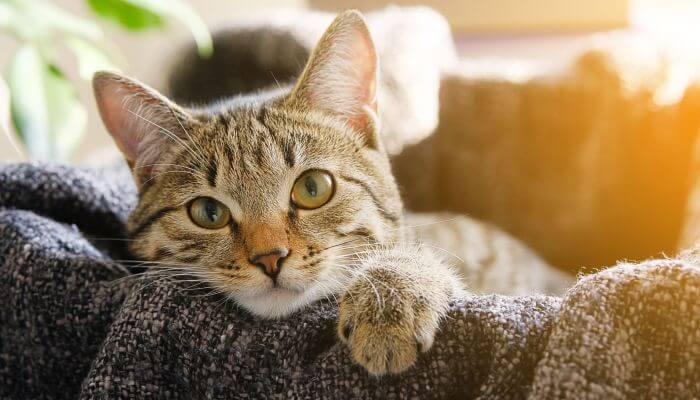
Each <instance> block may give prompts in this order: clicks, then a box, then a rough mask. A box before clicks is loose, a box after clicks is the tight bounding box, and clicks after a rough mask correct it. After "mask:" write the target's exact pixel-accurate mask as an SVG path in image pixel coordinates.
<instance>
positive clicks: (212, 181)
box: [207, 159, 218, 187]
mask: <svg viewBox="0 0 700 400" xmlns="http://www.w3.org/2000/svg"><path fill="white" fill-rule="evenodd" d="M217 173H218V166H217V164H216V160H214V159H212V160H210V161H209V166H208V167H207V182H209V186H211V187H216V174H217Z"/></svg>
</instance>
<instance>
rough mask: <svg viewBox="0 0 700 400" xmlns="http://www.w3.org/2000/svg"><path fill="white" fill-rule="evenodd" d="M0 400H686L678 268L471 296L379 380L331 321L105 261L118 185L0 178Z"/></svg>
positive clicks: (694, 270) (689, 330)
mask: <svg viewBox="0 0 700 400" xmlns="http://www.w3.org/2000/svg"><path fill="white" fill-rule="evenodd" d="M0 188H1V189H0V238H2V240H1V241H0V398H3V399H29V398H31V399H35V398H37V399H40V398H45V399H62V398H65V399H75V398H85V399H92V398H97V399H102V398H124V399H126V398H135V399H142V398H176V399H200V398H255V399H257V398H310V399H316V398H363V399H365V398H389V399H391V398H428V399H429V398H453V399H469V398H486V399H508V398H512V399H522V398H528V396H529V397H530V398H533V399H539V398H552V399H555V398H600V399H608V398H660V399H665V398H696V397H698V396H700V365H697V363H698V362H700V329H698V328H700V301H699V300H700V270H699V268H698V267H697V262H696V260H695V256H694V255H693V254H689V255H686V256H683V257H681V258H679V259H674V260H658V261H649V262H647V263H643V264H640V265H620V266H617V267H614V268H611V269H608V270H605V271H603V272H600V273H598V274H596V275H591V276H587V277H584V278H582V279H580V280H579V282H578V283H577V284H576V285H575V286H574V287H573V288H572V289H571V290H569V291H568V292H567V294H566V295H565V296H563V297H562V298H557V297H547V296H542V295H530V296H524V297H508V296H501V295H472V296H468V297H466V298H464V299H461V300H459V301H457V302H455V304H453V305H452V307H451V311H450V313H449V318H447V319H446V320H445V321H444V323H443V327H442V330H441V332H440V333H439V334H438V335H437V337H436V342H435V345H434V347H433V348H432V349H431V350H430V351H429V352H428V353H427V354H424V355H422V356H421V358H420V359H419V362H418V364H417V365H416V366H415V367H413V368H412V369H410V370H409V371H408V372H406V373H405V374H403V375H400V376H393V377H384V378H381V379H376V378H372V377H369V376H367V374H366V373H365V372H364V371H363V370H362V369H361V368H360V367H358V366H355V365H354V364H353V363H351V362H350V357H349V354H348V352H347V350H346V348H345V347H344V346H343V345H342V344H340V343H338V342H337V341H336V340H335V326H334V321H335V312H336V311H335V307H334V305H333V304H330V303H328V304H326V303H323V304H319V305H317V306H315V307H313V308H311V309H308V310H305V311H303V312H300V313H298V314H296V315H294V316H292V317H290V318H287V319H285V320H282V321H262V320H257V319H254V318H252V317H251V316H250V315H248V314H247V313H245V312H244V311H242V310H239V309H237V308H236V307H235V305H233V304H230V303H226V302H223V301H222V300H223V299H222V298H219V297H217V296H212V295H208V293H207V291H206V290H202V291H199V292H198V291H197V290H193V288H191V287H189V285H188V283H186V282H179V281H178V282H175V281H166V280H155V281H154V280H149V279H148V278H142V277H143V276H144V275H134V274H131V272H130V271H128V270H127V269H126V268H125V267H123V266H121V265H120V264H119V263H118V262H117V260H118V259H121V258H123V257H128V256H127V255H125V252H124V246H123V245H124V241H122V240H118V239H123V231H122V224H123V221H124V219H125V218H126V215H127V213H128V210H129V209H130V208H131V206H132V205H133V204H134V201H135V194H134V188H133V184H132V183H131V180H130V178H129V177H128V176H127V174H125V173H124V172H123V170H118V171H112V170H101V171H86V170H80V169H75V168H69V167H58V166H46V165H6V166H2V167H0Z"/></svg>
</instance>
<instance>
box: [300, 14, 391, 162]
mask: <svg viewBox="0 0 700 400" xmlns="http://www.w3.org/2000/svg"><path fill="white" fill-rule="evenodd" d="M378 71H379V66H378V59H377V52H376V50H375V48H374V43H373V42H372V37H371V36H370V33H369V30H368V29H367V25H366V24H365V20H364V18H363V17H362V14H360V13H359V12H358V11H355V10H350V11H345V12H343V13H342V14H340V15H339V16H338V17H336V19H335V20H334V21H333V23H331V25H330V26H329V27H328V29H327V30H326V32H325V33H324V34H323V36H322V37H321V39H320V40H319V42H318V44H317V45H316V48H315V49H314V51H313V54H312V55H311V58H310V59H309V61H308V63H307V64H306V68H304V72H303V73H302V75H301V77H300V78H299V81H298V82H297V84H296V86H295V87H294V89H293V90H292V93H291V100H292V101H294V102H297V104H299V105H301V106H304V107H310V108H312V109H316V110H320V111H322V112H325V113H327V114H330V115H333V116H335V117H338V118H340V119H342V120H343V121H345V122H346V123H347V124H348V126H350V127H351V128H353V129H355V130H356V131H358V132H360V133H362V134H363V135H364V137H365V139H366V142H367V144H368V145H369V146H371V147H374V148H376V147H377V146H378V144H379V142H378V140H379V139H378V130H379V122H378V121H379V119H378V118H377V93H376V91H377V81H378Z"/></svg>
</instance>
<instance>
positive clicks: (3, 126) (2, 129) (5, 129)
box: [0, 77, 24, 158]
mask: <svg viewBox="0 0 700 400" xmlns="http://www.w3.org/2000/svg"><path fill="white" fill-rule="evenodd" d="M0 135H5V136H6V137H7V140H9V142H10V145H11V146H12V147H13V148H14V149H15V151H16V152H17V155H19V157H20V158H23V155H24V153H22V150H20V148H19V146H18V145H17V141H16V140H15V138H14V136H13V134H12V132H11V131H10V89H8V87H7V84H6V83H5V80H4V79H2V77H0Z"/></svg>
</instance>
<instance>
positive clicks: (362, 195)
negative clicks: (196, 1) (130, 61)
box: [93, 11, 461, 375]
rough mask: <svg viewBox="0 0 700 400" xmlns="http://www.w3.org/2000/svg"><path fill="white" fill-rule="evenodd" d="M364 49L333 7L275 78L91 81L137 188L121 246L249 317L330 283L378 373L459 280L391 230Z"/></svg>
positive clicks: (414, 345) (305, 299)
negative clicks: (239, 84) (254, 84)
mask: <svg viewBox="0 0 700 400" xmlns="http://www.w3.org/2000/svg"><path fill="white" fill-rule="evenodd" d="M377 63H378V60H377V56H376V52H375V49H374V44H373V43H372V39H371V37H370V34H369V32H368V30H367V27H366V25H365V22H364V20H363V18H362V16H361V14H359V13H358V12H356V11H347V12H344V13H342V14H341V15H339V16H338V17H337V18H336V19H335V20H334V21H333V23H332V24H331V25H330V27H329V28H328V30H327V31H326V32H325V34H324V35H323V37H322V38H321V39H320V42H319V43H318V45H317V47H316V49H315V50H314V52H313V54H312V56H311V58H310V59H309V61H308V64H307V66H306V68H305V69H304V71H303V73H302V75H301V77H300V78H299V79H298V81H297V82H296V84H295V85H294V86H293V87H289V88H287V89H284V88H277V89H276V90H271V91H266V92H263V93H258V94H255V95H250V96H243V97H238V98H234V99H229V100H226V101H222V102H220V103H217V104H214V105H212V106H209V107H207V108H201V109H185V108H182V107H180V106H178V105H176V104H174V103H173V102H171V101H169V100H168V99H166V98H164V97H163V96H161V95H160V94H158V93H156V92H155V91H154V90H152V89H150V88H148V87H146V86H145V85H142V84H140V83H138V82H136V81H134V80H131V79H128V78H125V77H123V76H119V75H116V74H113V73H109V72H101V73H98V74H97V75H96V76H95V77H94V80H93V85H94V91H95V97H96V100H97V104H98V108H99V111H100V114H101V116H102V119H103V121H104V124H105V125H106V127H107V130H108V131H109V132H110V134H111V135H112V136H113V138H114V140H115V142H116V143H117V145H118V147H119V149H120V150H121V151H122V152H123V154H124V156H125V158H126V160H127V162H128V164H129V166H130V167H131V168H132V171H133V175H134V178H135V180H136V183H137V185H138V187H139V188H140V192H139V202H138V205H137V206H136V208H135V210H134V211H133V213H132V214H131V216H130V218H129V222H128V228H129V231H130V235H131V236H132V238H133V239H134V240H133V242H132V245H131V250H132V251H133V253H134V254H135V255H136V256H138V257H140V258H142V259H145V260H149V261H151V262H153V263H154V265H156V264H157V265H163V264H165V265H170V266H173V268H175V269H177V270H178V271H182V270H185V271H187V272H188V273H190V274H192V275H194V276H196V277H198V278H199V279H202V280H203V281H206V282H207V283H208V285H210V286H211V287H212V288H214V289H216V290H218V291H220V292H222V293H225V294H226V295H227V296H228V297H230V298H231V299H233V300H234V301H235V302H236V303H237V304H238V305H240V306H242V307H244V308H245V309H247V310H249V311H250V312H251V313H253V314H255V315H258V316H261V317H268V318H279V317H284V316H286V315H289V314H290V313H292V312H294V311H296V310H299V309H300V308H302V307H304V306H306V305H308V304H310V303H312V302H314V301H316V300H319V299H322V298H325V297H329V296H336V295H338V297H339V320H338V335H339V337H340V339H341V340H342V341H344V342H345V343H347V345H348V346H349V347H350V350H351V354H352V356H353V358H354V359H355V360H356V361H357V362H358V363H359V364H361V365H362V366H364V367H365V368H366V369H367V371H369V372H370V373H372V374H375V375H381V374H385V373H398V372H401V371H404V370H405V369H407V368H409V367H410V366H411V365H412V364H413V363H414V362H415V360H416V358H417V355H418V353H419V352H420V351H427V350H428V349H429V348H430V346H431V344H432V341H433V337H434V334H435V331H436V329H437V327H438V323H439V321H440V319H441V317H443V316H444V314H445V312H446V309H447V306H448V304H449V302H450V300H451V299H453V298H454V297H455V296H457V295H458V293H459V291H460V287H461V285H460V281H459V279H458V278H457V276H456V274H455V273H454V272H453V271H452V270H451V268H449V267H448V266H447V265H446V264H445V263H444V262H442V261H441V260H440V258H439V257H437V256H436V255H435V254H433V253H432V252H431V251H429V249H428V248H426V247H425V246H419V245H410V244H406V243H405V241H403V238H402V236H403V230H402V220H403V215H402V212H403V210H402V203H401V199H400V197H399V192H398V190H397V187H396V183H395V181H394V178H393V176H392V174H391V171H390V165H389V160H388V157H387V155H386V152H385V151H384V149H383V146H382V143H381V141H380V140H379V126H378V123H377V120H378V119H377V103H376V99H375V90H376V87H377V79H378V78H377V74H378V73H377V71H378V66H377Z"/></svg>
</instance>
